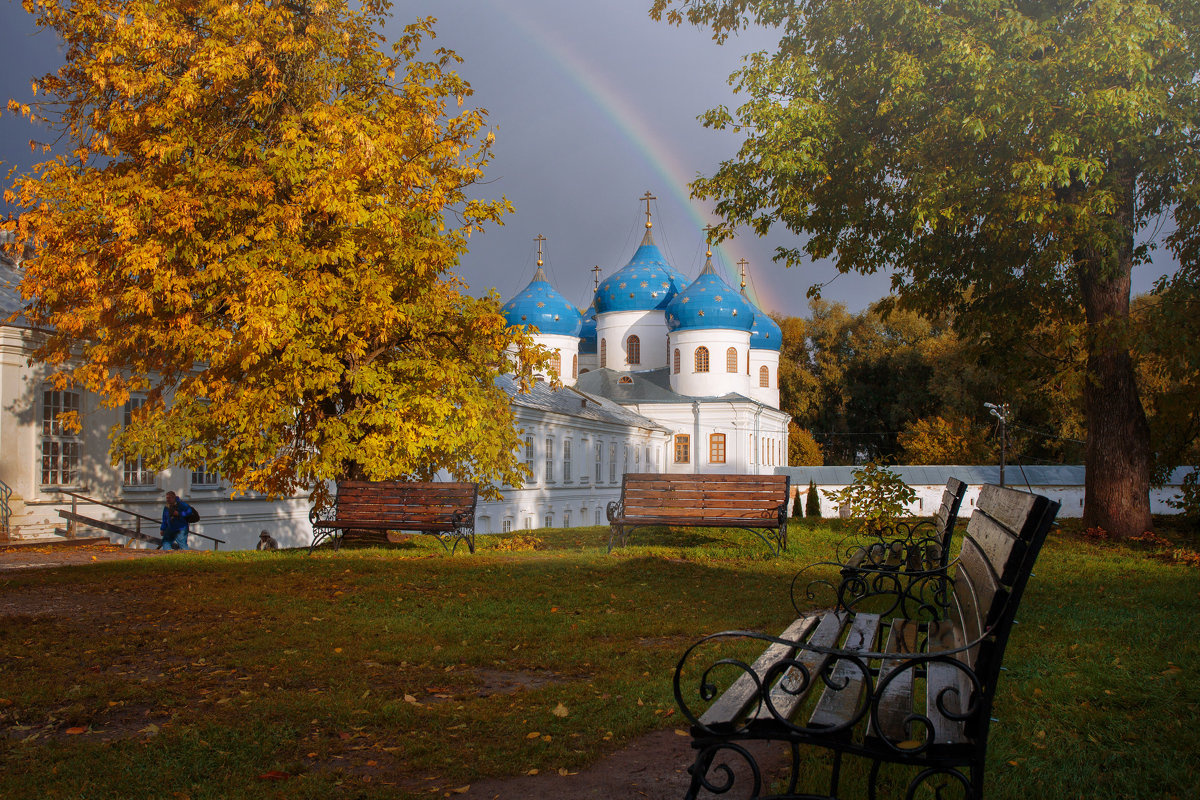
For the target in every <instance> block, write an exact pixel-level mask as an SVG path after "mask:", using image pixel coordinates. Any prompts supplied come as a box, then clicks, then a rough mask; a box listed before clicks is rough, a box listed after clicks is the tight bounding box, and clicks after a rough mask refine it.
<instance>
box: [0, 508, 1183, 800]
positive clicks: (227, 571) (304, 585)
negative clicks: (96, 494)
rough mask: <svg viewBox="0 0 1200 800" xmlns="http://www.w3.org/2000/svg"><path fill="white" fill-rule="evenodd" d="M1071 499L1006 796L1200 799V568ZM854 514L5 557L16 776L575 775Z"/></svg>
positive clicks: (771, 622)
mask: <svg viewBox="0 0 1200 800" xmlns="http://www.w3.org/2000/svg"><path fill="white" fill-rule="evenodd" d="M1069 523H1070V521H1068V524H1067V525H1064V528H1060V529H1056V530H1055V531H1054V532H1052V533H1051V536H1050V539H1049V540H1048V542H1047V544H1046V547H1045V549H1044V550H1043V552H1042V556H1041V559H1040V561H1039V564H1038V567H1037V568H1036V577H1035V578H1034V579H1032V580H1031V581H1030V585H1029V590H1028V592H1027V594H1026V598H1025V604H1024V605H1023V607H1022V609H1021V612H1020V613H1019V614H1018V619H1019V621H1020V623H1021V624H1020V625H1019V626H1018V627H1017V628H1016V630H1015V632H1014V634H1013V637H1012V640H1011V642H1010V644H1009V650H1008V654H1007V656H1006V660H1005V663H1006V665H1007V667H1008V672H1007V673H1006V674H1005V676H1004V679H1003V682H1002V684H1001V686H1000V689H999V694H998V697H997V702H996V709H995V713H996V716H997V717H998V718H999V723H998V724H996V725H994V726H993V728H992V737H991V744H990V752H989V761H988V769H989V772H988V777H987V795H988V797H990V798H1012V800H1030V798H1037V797H1055V798H1068V797H1121V798H1134V797H1147V798H1150V797H1153V798H1158V797H1163V798H1169V797H1175V798H1181V799H1182V798H1194V797H1198V796H1200V771H1197V770H1196V768H1195V764H1196V760H1197V757H1198V756H1200V688H1198V687H1200V680H1198V679H1200V675H1198V670H1197V664H1198V662H1200V657H1198V656H1200V642H1198V641H1197V637H1196V635H1195V632H1194V631H1193V629H1192V625H1193V624H1194V623H1195V621H1196V618H1197V615H1198V612H1200V569H1196V568H1195V567H1194V566H1186V565H1182V564H1175V563H1168V561H1167V560H1166V559H1164V558H1160V557H1158V556H1157V555H1156V551H1150V550H1148V549H1146V548H1145V547H1143V546H1138V545H1118V544H1113V543H1109V542H1104V541H1096V540H1092V539H1089V538H1087V537H1085V536H1083V535H1081V534H1079V533H1078V532H1077V529H1072V528H1071V527H1070V524H1069ZM839 525H840V523H837V522H832V523H831V522H828V521H826V522H825V523H824V524H822V525H819V526H815V527H814V526H813V525H812V523H809V522H796V523H793V525H792V529H791V534H790V539H791V544H790V549H789V551H788V552H787V553H786V554H784V555H783V556H781V557H771V556H769V555H768V553H767V548H766V546H765V545H763V544H762V542H760V541H759V540H758V539H756V538H754V537H753V536H751V535H749V534H746V533H743V532H736V531H730V532H722V531H665V530H664V531H658V532H654V531H651V532H645V533H640V534H638V535H637V536H636V537H635V539H634V541H635V542H639V543H642V544H640V545H638V546H630V547H628V548H625V549H624V550H621V551H618V552H615V553H613V554H612V555H609V554H607V553H606V552H605V545H606V543H607V539H608V531H607V528H575V529H569V530H539V531H534V532H532V533H526V534H523V535H521V534H518V535H514V536H511V537H508V538H501V537H499V536H495V537H480V540H479V541H480V544H479V551H478V552H477V553H476V554H475V555H470V554H467V553H466V552H465V548H460V552H459V553H458V554H457V555H454V556H447V555H445V554H443V552H442V550H441V548H440V547H438V546H437V545H436V543H434V542H433V541H432V540H430V539H429V538H428V537H416V538H414V539H412V540H410V541H406V542H404V543H402V544H399V545H396V546H394V547H392V548H388V549H361V550H347V549H343V550H342V551H341V552H340V553H333V552H331V551H330V552H319V553H317V554H315V555H313V556H309V555H307V554H306V553H305V552H304V551H282V552H278V553H260V552H238V553H212V552H203V553H201V552H196V553H185V554H172V555H170V556H164V557H154V558H144V559H139V560H136V561H125V562H113V563H105V564H96V565H92V566H82V567H70V568H63V569H52V570H25V571H11V572H6V573H0V797H2V798H14V800H15V799H16V798H34V797H39V798H87V800H102V799H103V798H122V799H123V798H141V797H154V798H189V800H201V798H277V797H280V798H282V797H286V798H289V800H290V799H292V798H327V797H354V798H366V799H370V798H383V797H387V798H407V797H413V798H417V797H425V798H428V797H433V796H438V797H440V796H443V795H444V794H447V793H452V792H453V789H454V787H460V786H462V785H465V784H469V783H471V782H472V781H475V780H479V779H480V778H483V777H488V776H506V775H522V774H526V773H528V772H530V771H531V770H538V771H540V772H547V771H558V770H567V771H576V770H579V769H581V768H583V767H585V766H587V765H589V764H591V763H594V762H596V761H597V760H599V759H601V758H603V757H604V756H606V755H607V754H610V753H612V752H613V751H615V750H617V749H619V748H620V747H622V746H624V745H626V744H628V743H629V742H630V741H632V740H634V739H636V738H637V737H639V736H641V735H643V734H645V733H647V732H650V731H653V730H656V729H671V728H684V727H686V725H684V724H683V723H682V722H681V720H680V719H679V714H678V712H677V711H676V710H675V704H674V699H673V697H672V694H671V691H672V689H671V677H672V673H673V670H674V666H675V662H676V660H677V659H678V657H679V656H680V654H681V653H682V652H683V650H684V649H685V648H686V646H687V645H688V644H690V643H691V642H692V641H693V640H695V639H696V638H698V637H699V636H700V635H702V634H704V633H709V632H714V631H718V630H724V629H730V628H739V629H749V630H765V631H768V632H771V633H777V632H778V631H780V630H782V629H783V627H785V626H786V624H787V622H788V621H789V620H790V619H791V617H792V615H793V612H792V609H791V605H790V603H789V601H788V598H787V590H788V585H789V582H790V580H791V577H792V575H793V574H794V573H795V572H796V571H797V569H798V568H799V567H801V566H803V565H805V564H808V563H810V562H813V561H819V560H824V559H826V558H828V557H830V556H832V554H833V548H834V545H835V544H836V543H837V542H838V541H840V539H841V538H842V536H843V535H844V531H843V530H842V529H841V528H840V527H839ZM1173 535H1174V536H1184V537H1185V538H1186V539H1188V546H1189V547H1191V548H1193V549H1195V548H1196V545H1195V541H1194V539H1192V538H1191V534H1173ZM535 539H536V540H538V541H537V543H538V544H539V545H540V546H539V549H532V545H533V544H534V543H535V542H534V540H535ZM1161 552H1169V551H1161ZM4 609H8V610H7V611H5V610H4ZM667 768H669V766H668V765H664V769H667Z"/></svg>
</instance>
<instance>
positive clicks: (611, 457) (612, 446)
mask: <svg viewBox="0 0 1200 800" xmlns="http://www.w3.org/2000/svg"><path fill="white" fill-rule="evenodd" d="M608 482H609V483H616V482H617V443H616V442H609V443H608Z"/></svg>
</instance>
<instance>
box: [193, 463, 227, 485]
mask: <svg viewBox="0 0 1200 800" xmlns="http://www.w3.org/2000/svg"><path fill="white" fill-rule="evenodd" d="M220 484H221V473H219V472H217V471H216V470H214V469H213V468H212V467H211V466H209V463H208V462H207V461H201V462H200V463H199V464H197V465H196V468H195V469H193V470H192V486H193V487H200V486H219V485H220Z"/></svg>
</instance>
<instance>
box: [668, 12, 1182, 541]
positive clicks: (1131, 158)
mask: <svg viewBox="0 0 1200 800" xmlns="http://www.w3.org/2000/svg"><path fill="white" fill-rule="evenodd" d="M664 13H665V14H666V15H667V17H668V19H669V20H671V21H673V22H676V23H679V22H682V21H684V20H685V19H686V20H687V21H689V22H692V23H695V24H699V25H703V26H708V27H711V28H712V30H713V31H714V35H715V37H716V38H717V39H719V40H724V39H725V38H726V37H727V36H728V35H729V34H730V33H732V32H735V31H737V30H739V29H740V28H742V27H744V26H747V25H750V24H761V25H766V26H771V27H773V28H776V29H778V31H779V33H780V37H781V38H780V41H779V46H778V49H777V50H776V51H775V52H772V53H767V52H760V53H755V54H752V55H750V56H749V57H748V59H747V63H746V66H745V67H744V68H743V69H741V70H740V71H739V72H738V73H736V74H735V75H734V76H733V78H732V79H731V80H732V82H733V84H734V85H735V88H736V89H737V90H738V91H739V92H741V93H742V94H743V95H745V96H746V98H747V100H746V102H745V104H744V105H742V106H741V107H740V108H738V109H737V111H736V112H730V111H729V110H728V109H727V108H723V107H722V108H717V109H714V110H712V111H710V112H709V113H708V114H706V115H705V116H704V118H703V119H704V122H705V124H707V125H709V126H712V127H715V128H734V129H736V130H738V131H741V132H742V133H744V135H745V137H746V138H745V141H744V144H743V145H742V148H741V151H740V153H739V154H738V157H737V158H736V159H733V160H730V161H728V162H725V163H723V164H722V165H721V167H720V168H719V169H718V170H717V172H716V173H715V174H714V175H713V176H711V177H708V178H702V179H700V180H699V181H697V182H696V183H695V184H694V185H693V191H694V193H695V194H696V195H698V196H700V197H706V198H715V199H716V200H717V208H718V211H719V212H720V213H721V214H722V215H723V216H724V218H725V225H724V230H723V232H724V233H726V234H728V233H729V232H730V231H732V229H733V228H734V227H735V226H738V225H743V224H748V225H751V226H752V227H753V228H754V229H755V230H756V231H758V232H759V233H763V232H765V231H766V230H768V229H769V228H770V227H771V226H772V225H773V224H776V223H780V224H782V225H783V226H785V227H786V228H787V229H788V230H790V231H793V232H795V233H797V234H803V235H804V239H803V242H802V244H801V245H800V246H799V247H791V248H781V249H780V252H779V257H780V258H782V259H783V260H785V261H786V262H787V263H789V264H798V263H801V262H802V261H803V260H804V259H805V258H824V257H827V256H832V257H833V258H834V259H835V261H836V264H837V266H838V269H839V270H841V271H843V272H846V271H851V270H855V271H859V272H865V273H870V272H875V271H877V270H879V269H883V268H885V267H890V268H892V269H894V273H893V276H894V277H893V285H894V288H895V290H896V292H897V294H898V296H899V297H900V299H901V301H902V302H903V303H905V304H906V305H908V306H909V307H911V308H914V309H917V310H920V311H923V312H926V313H933V312H936V313H942V312H944V311H947V310H949V311H951V312H953V313H954V315H955V320H956V324H957V325H958V326H959V327H960V330H962V331H964V332H966V333H968V334H970V335H972V336H973V337H974V338H976V339H979V340H986V339H987V338H989V337H992V338H1001V339H1002V338H1006V337H1013V336H1020V335H1021V333H1022V332H1023V331H1025V330H1027V329H1029V328H1032V327H1034V326H1035V325H1036V324H1037V323H1038V321H1039V320H1042V319H1046V318H1051V319H1055V320H1059V321H1061V322H1064V323H1071V324H1073V323H1076V322H1080V323H1084V324H1085V327H1084V328H1083V341H1082V349H1083V352H1084V354H1085V358H1086V367H1087V380H1086V381H1085V382H1084V383H1083V392H1084V409H1085V413H1086V417H1087V430H1088V453H1087V466H1088V471H1087V501H1086V503H1087V505H1086V506H1085V512H1084V515H1085V519H1086V520H1087V521H1088V522H1089V523H1090V524H1092V525H1099V526H1101V527H1104V528H1106V529H1107V530H1109V531H1111V532H1114V533H1116V534H1118V535H1136V534H1140V533H1141V532H1142V531H1144V530H1146V529H1147V528H1148V527H1149V526H1150V515H1149V498H1148V488H1149V472H1150V447H1149V435H1150V434H1149V429H1148V425H1147V423H1146V418H1145V414H1144V410H1143V408H1142V406H1141V404H1140V403H1139V400H1138V393H1137V387H1136V379H1135V375H1134V370H1133V365H1132V362H1131V358H1130V355H1129V344H1130V338H1131V329H1130V324H1129V323H1130V320H1129V287H1130V275H1131V272H1132V269H1133V267H1134V266H1135V265H1137V264H1140V263H1142V262H1144V261H1145V260H1146V259H1147V258H1148V255H1149V249H1148V246H1147V245H1139V244H1137V235H1138V233H1139V232H1140V231H1143V230H1145V229H1147V228H1149V227H1152V226H1154V225H1156V224H1157V223H1158V221H1159V220H1160V218H1161V217H1162V216H1164V215H1169V214H1173V215H1174V216H1175V222H1176V227H1177V228H1178V229H1182V228H1183V227H1185V226H1186V225H1187V221H1188V217H1187V214H1188V213H1190V212H1189V209H1190V208H1193V207H1194V205H1195V197H1196V191H1197V184H1198V183H1200V181H1198V177H1200V133H1198V131H1197V124H1196V120H1197V118H1198V116H1200V92H1198V90H1197V73H1198V72H1200V18H1198V17H1200V7H1198V6H1197V4H1196V3H1195V2H1193V0H1161V1H1159V2H1151V1H1150V0H1134V1H1133V2H1129V1H1128V0H1090V1H1089V2H1075V1H1074V0H1056V1H1054V2H1039V3H1028V2H1023V1H1022V0H986V1H985V2H978V3H939V2H929V1H928V0H813V1H812V2H806V3H797V2H778V1H777V0H655V2H654V4H653V6H652V14H653V15H655V16H661V15H663V14H664ZM1195 240H1196V237H1195V234H1186V235H1176V236H1173V237H1168V238H1167V240H1166V244H1167V246H1168V247H1169V248H1170V249H1171V250H1172V251H1173V252H1174V254H1175V255H1176V256H1177V257H1178V258H1179V259H1180V261H1184V260H1186V259H1187V258H1189V257H1194V255H1195ZM995 344H997V345H999V344H1000V343H999V342H995Z"/></svg>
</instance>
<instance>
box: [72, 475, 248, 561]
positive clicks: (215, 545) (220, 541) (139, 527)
mask: <svg viewBox="0 0 1200 800" xmlns="http://www.w3.org/2000/svg"><path fill="white" fill-rule="evenodd" d="M55 491H57V492H58V493H59V494H65V495H67V496H68V497H70V498H71V513H72V514H75V513H76V506H77V504H78V500H82V501H84V502H85V503H90V504H91V505H97V506H104V507H105V508H111V509H112V510H113V511H119V512H120V513H122V514H128V515H130V516H131V517H134V518H135V519H136V520H137V532H138V533H139V534H140V533H141V532H142V520H149V521H150V522H154V523H158V522H159V520H158V519H155V518H154V517H148V516H146V515H145V514H139V513H138V512H136V511H131V510H130V509H128V508H122V507H121V506H115V505H113V504H112V503H106V502H104V501H103V500H97V499H95V498H94V497H88V496H87V495H82V494H79V493H78V492H71V491H67V490H66V489H56V490H55ZM193 524H195V523H193ZM71 525H74V523H73V522H72V523H71ZM188 533H189V534H191V535H193V536H199V537H200V538H201V539H208V540H209V541H210V542H212V543H213V550H217V549H218V548H219V546H220V545H223V544H225V540H224V539H218V538H217V537H215V536H209V535H207V534H204V533H200V532H199V531H195V530H192V529H191V526H190V525H189V526H188Z"/></svg>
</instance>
